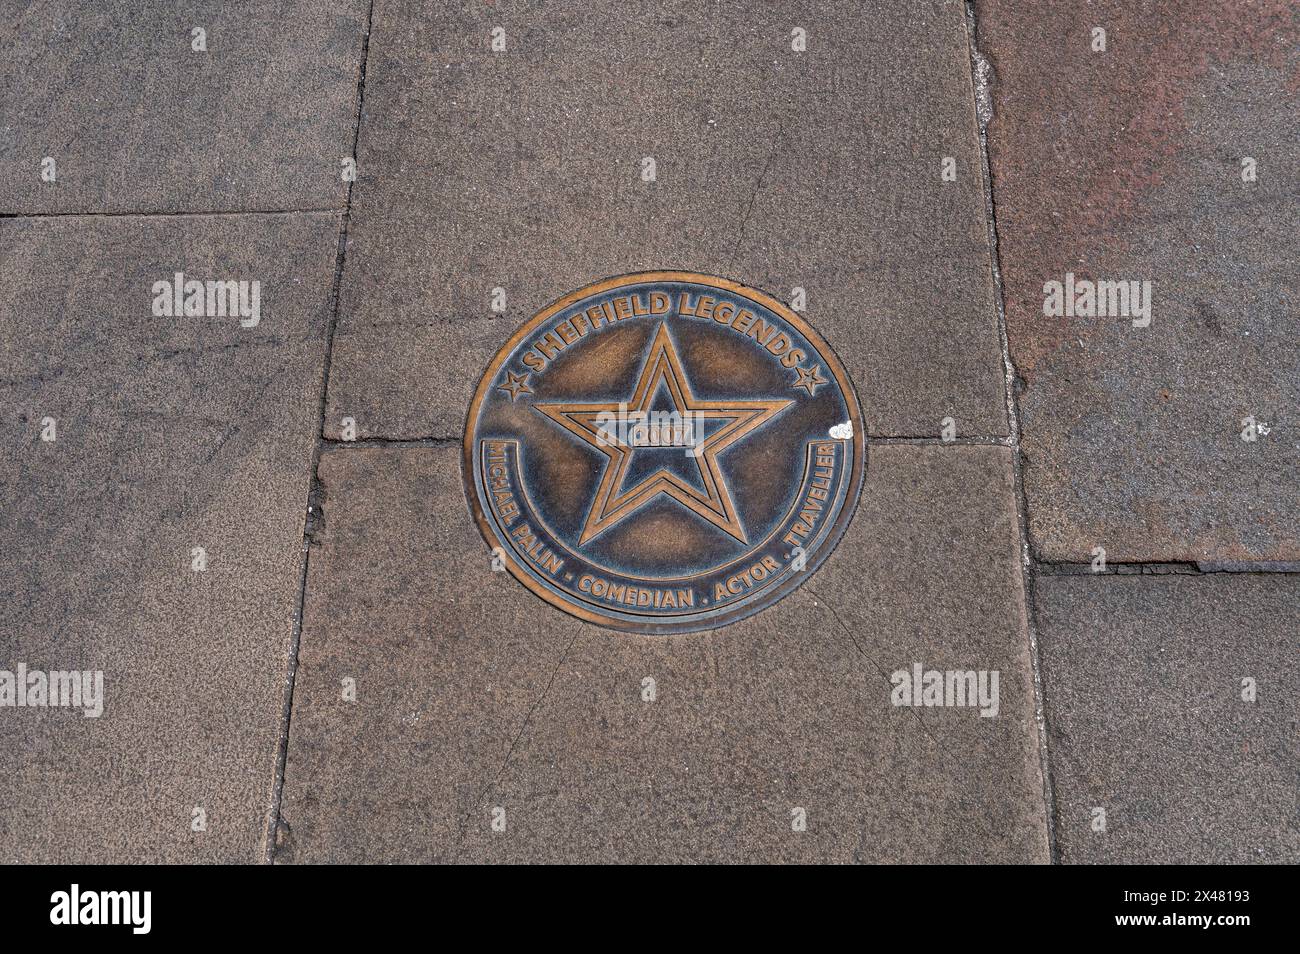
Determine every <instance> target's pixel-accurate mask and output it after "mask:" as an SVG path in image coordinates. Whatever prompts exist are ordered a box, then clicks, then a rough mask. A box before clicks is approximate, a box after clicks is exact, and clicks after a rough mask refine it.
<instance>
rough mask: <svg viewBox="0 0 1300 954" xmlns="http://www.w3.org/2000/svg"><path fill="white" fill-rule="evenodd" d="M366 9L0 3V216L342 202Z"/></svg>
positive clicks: (204, 0) (125, 0)
mask: <svg viewBox="0 0 1300 954" xmlns="http://www.w3.org/2000/svg"><path fill="white" fill-rule="evenodd" d="M366 6H367V5H366V0H281V2H277V3H274V4H250V3H228V2H217V3H213V2H208V0H183V2H179V3H177V2H171V0H20V2H19V3H18V4H17V5H16V6H15V5H12V4H6V5H5V11H4V17H3V18H0V212H11V213H12V212H23V213H32V214H36V213H48V212H201V211H217V212H231V211H236V210H248V209H254V210H268V211H269V210H285V209H309V208H310V209H334V208H342V206H343V203H344V200H345V197H346V195H347V185H348V184H347V183H346V182H344V181H343V180H342V178H341V177H340V172H341V166H340V160H341V159H342V158H343V157H345V156H351V155H352V144H353V132H354V129H355V120H356V97H357V72H358V69H359V67H360V60H361V43H362V38H363V36H364V33H365V15H366ZM196 27H198V28H202V29H204V30H205V31H206V44H207V51H206V52H196V51H195V50H194V49H193V48H192V47H193V43H194V37H193V36H192V33H191V31H192V30H193V29H194V28H196ZM47 156H48V157H52V158H53V159H54V160H55V163H56V165H55V174H56V179H55V181H54V182H53V183H49V182H46V181H44V180H43V179H42V178H41V172H42V160H43V159H44V158H45V157H47Z"/></svg>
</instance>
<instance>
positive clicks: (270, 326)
mask: <svg viewBox="0 0 1300 954" xmlns="http://www.w3.org/2000/svg"><path fill="white" fill-rule="evenodd" d="M338 229H339V220H338V217H337V216H335V215H312V216H238V217H228V216H203V217H173V216H168V217H161V218H136V217H127V218H119V217H113V218H103V217H84V218H83V217H66V218H65V217H58V218H41V219H11V220H8V221H4V222H0V262H2V263H3V267H0V338H2V339H3V341H4V347H3V349H0V429H2V430H3V434H2V435H0V497H2V498H3V500H4V501H5V505H4V507H3V508H2V509H0V631H2V632H3V634H4V639H3V644H0V670H5V671H7V672H10V673H13V672H16V669H17V666H18V664H20V663H21V664H25V665H26V667H27V668H28V669H29V670H41V671H43V672H48V671H51V670H83V671H93V670H101V671H102V672H103V673H104V676H103V679H104V689H103V713H102V715H101V716H100V717H99V718H85V717H84V716H83V714H82V712H81V711H78V710H69V709H67V708H16V707H10V706H8V705H5V706H0V858H3V859H4V860H5V861H9V862H13V861H25V862H67V863H91V862H93V863H100V862H123V861H128V862H144V861H151V862H159V861H162V862H190V861H222V862H235V861H238V862H253V861H257V860H261V859H262V858H263V856H264V850H265V846H264V842H265V831H266V818H267V813H268V810H269V807H270V801H271V789H272V781H273V778H274V774H275V764H276V751H277V746H278V744H279V740H280V734H281V719H282V710H283V705H284V692H285V678H286V674H287V659H288V652H289V647H290V645H291V637H292V633H293V629H294V617H295V615H296V613H297V605H298V598H299V592H300V582H299V581H300V567H301V560H302V547H303V536H302V534H303V514H304V501H305V500H306V495H307V490H308V483H309V471H310V467H311V460H312V452H313V448H314V441H315V439H316V437H317V424H318V420H319V417H318V415H319V413H320V403H319V402H320V388H321V382H322V375H323V368H322V365H323V361H324V339H325V330H326V328H327V326H328V320H329V315H330V288H331V282H332V278H333V273H334V265H335V257H336V253H337V247H338ZM177 270H183V271H184V272H185V273H187V274H189V275H190V276H191V277H193V278H196V279H209V278H232V279H236V280H238V279H244V280H254V279H256V280H258V281H260V282H261V286H260V288H261V315H260V322H259V323H258V324H257V325H256V326H255V327H249V328H244V327H242V326H241V323H240V319H239V318H238V317H224V318H222V317H189V318H186V317H181V318H167V317H155V316H154V314H153V313H152V302H153V297H154V296H153V291H152V288H153V283H154V282H155V281H159V280H167V279H169V278H170V277H171V276H172V275H173V273H174V272H176V271H177ZM47 417H50V418H53V419H54V420H55V425H54V426H55V431H54V437H55V440H54V441H53V442H45V441H43V440H42V439H41V433H42V430H43V424H42V422H43V420H44V419H45V418H47ZM194 547H203V548H204V549H205V551H206V554H207V561H208V565H207V569H206V570H205V571H204V572H194V571H193V570H192V568H191V567H192V559H193V557H192V548H194ZM0 697H2V693H0ZM11 701H12V700H11ZM196 807H199V808H202V809H204V810H205V812H206V825H207V830H206V831H205V832H202V833H197V832H194V831H192V830H191V821H192V813H193V811H194V809H195V808H196Z"/></svg>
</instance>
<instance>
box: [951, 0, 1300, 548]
mask: <svg viewBox="0 0 1300 954" xmlns="http://www.w3.org/2000/svg"><path fill="white" fill-rule="evenodd" d="M976 10H977V14H978V28H977V31H976V32H977V43H978V45H979V47H980V49H981V50H982V51H983V52H984V54H985V55H987V56H988V57H989V58H990V59H991V61H992V64H993V67H994V72H995V78H994V82H993V103H994V116H993V121H992V123H991V125H990V126H989V133H988V138H989V151H990V161H991V164H992V172H993V181H994V198H995V202H996V208H997V224H998V235H999V249H1000V261H1001V268H1002V275H1003V279H1004V282H1005V289H1006V310H1007V330H1008V336H1009V339H1010V345H1011V353H1012V357H1013V359H1014V361H1015V365H1016V368H1017V371H1018V372H1019V374H1020V376H1021V378H1022V379H1023V391H1022V393H1021V394H1020V397H1019V401H1020V404H1019V407H1020V414H1021V422H1022V430H1023V441H1022V450H1023V452H1024V458H1025V469H1024V476H1025V491H1026V495H1027V497H1028V502H1029V517H1030V531H1031V536H1032V541H1033V545H1034V547H1035V549H1036V551H1037V553H1038V554H1039V555H1040V556H1042V557H1043V558H1045V559H1047V560H1052V561H1089V560H1091V559H1092V550H1093V548H1094V547H1102V548H1104V549H1105V550H1106V553H1107V558H1108V559H1109V560H1111V561H1126V562H1130V561H1131V562H1137V561H1153V560H1156V561H1158V560H1186V561H1206V562H1232V561H1269V560H1273V561H1294V560H1296V559H1297V557H1300V533H1298V532H1297V524H1296V521H1295V512H1296V507H1297V503H1298V502H1300V490H1298V484H1297V480H1296V473H1297V449H1298V448H1300V437H1298V436H1297V409H1300V375H1297V374H1296V368H1297V367H1298V366H1300V345H1298V344H1297V342H1298V341H1300V335H1298V334H1297V332H1298V331H1300V318H1298V316H1300V310H1298V309H1297V299H1296V289H1297V287H1300V239H1298V238H1297V235H1296V230H1295V222H1296V219H1297V216H1298V215H1300V54H1298V53H1297V50H1300V8H1297V7H1296V6H1295V4H1293V3H1287V2H1285V0H1276V2H1274V0H1267V2H1260V3H1253V4H1250V5H1248V6H1243V7H1240V8H1238V7H1235V6H1225V5H1221V4H1206V3H1199V2H1195V0H1162V2H1160V3H1157V4H1132V3H1123V2H1119V0H1105V2H1098V3H1093V4H1090V5H1089V6H1088V7H1087V8H1086V9H1081V8H1080V6H1079V5H1078V4H1077V3H1071V2H1067V0H1050V2H1046V3H1040V4H1036V5H1035V6H1034V12H1033V16H1026V15H1025V11H1024V9H1023V5H1022V4H1017V3H1012V2H1007V0H978V2H977V3H976ZM1094 29H1102V30H1105V31H1106V35H1105V41H1106V50H1105V52H1101V51H1094V49H1093V44H1094V42H1097V41H1099V40H1100V37H1099V36H1098V38H1097V40H1094ZM1248 159H1249V160H1253V166H1252V165H1250V164H1249V163H1247V162H1246V160H1248ZM1248 169H1249V170H1252V171H1253V175H1254V178H1253V180H1251V181H1244V179H1243V175H1246V176H1247V178H1249V174H1248ZM1068 275H1073V276H1074V279H1075V281H1076V292H1077V288H1078V286H1077V283H1079V282H1083V281H1088V282H1097V281H1138V282H1150V283H1151V302H1152V307H1151V309H1150V315H1149V324H1146V326H1145V327H1135V326H1134V321H1135V320H1136V321H1137V322H1138V323H1139V324H1145V323H1146V322H1147V318H1146V317H1143V316H1142V315H1136V316H1135V315H1132V314H1130V315H1129V317H1122V316H1120V317H1114V316H1109V315H1108V316H1107V317H1079V316H1074V317H1069V316H1065V315H1062V316H1059V317H1058V316H1055V315H1053V316H1048V315H1045V314H1044V305H1045V299H1046V298H1047V297H1048V295H1047V294H1045V288H1044V286H1045V284H1046V283H1048V282H1052V281H1057V282H1061V283H1065V282H1066V281H1067V276H1068ZM1084 304H1085V305H1086V302H1085V303H1084ZM1130 311H1132V309H1131V308H1130ZM1248 419H1253V420H1254V421H1255V422H1256V424H1257V425H1258V426H1257V429H1256V431H1255V432H1254V436H1255V439H1254V440H1243V437H1242V435H1243V433H1244V432H1245V433H1247V436H1250V433H1249V431H1250V428H1251V423H1250V421H1249V420H1248Z"/></svg>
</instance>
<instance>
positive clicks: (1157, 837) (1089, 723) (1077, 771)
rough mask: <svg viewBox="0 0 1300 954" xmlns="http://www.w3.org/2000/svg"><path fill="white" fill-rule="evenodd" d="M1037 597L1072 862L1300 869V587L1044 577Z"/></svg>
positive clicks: (1060, 824)
mask: <svg viewBox="0 0 1300 954" xmlns="http://www.w3.org/2000/svg"><path fill="white" fill-rule="evenodd" d="M1035 593H1036V597H1037V623H1038V637H1039V647H1040V651H1041V654H1042V656H1041V658H1042V662H1043V678H1044V681H1045V684H1046V685H1045V696H1046V707H1047V726H1048V732H1049V742H1048V751H1049V753H1050V760H1051V771H1052V780H1053V784H1054V787H1055V791H1056V801H1057V808H1056V811H1057V816H1056V834H1057V843H1058V846H1059V848H1060V853H1061V860H1062V861H1064V862H1073V863H1100V864H1128V863H1143V864H1244V863H1248V862H1266V863H1272V864H1294V863H1295V862H1296V860H1297V859H1300V826H1298V825H1297V823H1296V794H1297V777H1296V749H1295V739H1296V698H1297V695H1298V694H1300V664H1298V663H1297V657H1296V619H1297V611H1298V610H1300V577H1297V576H1295V575H1292V574H1286V575H1282V574H1276V575H1275V574H1228V573H1216V574H1206V575H1174V576H1120V575H1113V574H1106V575H1096V576H1040V577H1039V578H1038V581H1037V584H1036V587H1035ZM1246 679H1250V680H1253V682H1254V690H1255V699H1254V701H1249V702H1248V701H1245V699H1244V698H1243V693H1245V691H1246V685H1245V683H1244V680H1246ZM1098 809H1101V810H1104V813H1105V817H1104V823H1105V830H1104V831H1097V830H1095V828H1094V826H1095V825H1096V820H1097V819H1098V818H1099V817H1100V816H1098V815H1097V811H1098Z"/></svg>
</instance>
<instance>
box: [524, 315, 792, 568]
mask: <svg viewBox="0 0 1300 954" xmlns="http://www.w3.org/2000/svg"><path fill="white" fill-rule="evenodd" d="M661 381H662V382H663V383H664V384H666V385H667V388H668V393H669V395H670V396H671V398H672V401H673V406H674V408H675V410H676V411H677V412H678V414H682V413H684V412H691V413H694V414H697V415H700V416H701V417H702V418H703V419H710V418H712V419H726V420H727V423H726V424H724V425H723V426H722V427H720V428H719V429H718V430H716V431H714V432H713V433H712V434H710V435H708V436H703V435H701V438H700V440H699V442H698V444H697V446H696V447H695V448H694V449H693V450H694V452H693V453H692V454H691V455H690V456H691V457H692V459H693V460H694V461H695V462H696V465H697V466H698V467H699V470H700V477H701V482H702V483H703V485H704V488H705V489H704V493H701V492H700V491H699V489H698V488H696V487H694V486H693V485H691V484H690V483H688V482H686V481H685V480H683V479H682V478H681V477H680V476H679V475H677V474H674V473H673V472H671V471H669V470H667V469H665V468H660V469H659V470H657V471H655V472H654V473H653V474H650V475H649V476H647V477H645V478H643V479H642V480H640V481H639V482H638V483H637V484H636V485H635V486H634V487H632V488H630V489H628V490H620V488H621V487H622V485H623V482H624V478H625V477H626V475H627V471H628V467H629V465H630V463H631V460H632V457H633V454H634V453H635V450H636V448H634V447H631V446H629V445H627V444H625V443H623V442H622V440H621V439H618V438H615V439H613V440H611V439H610V435H609V434H608V432H605V431H602V430H601V429H600V427H599V426H598V424H597V418H598V416H599V415H602V414H608V413H610V412H617V411H618V410H619V405H620V403H622V404H623V405H624V406H625V409H626V410H627V411H634V412H644V411H648V410H649V409H650V405H651V403H652V402H653V400H654V397H655V395H656V394H657V392H658V390H659V384H660V382H661ZM794 403H795V402H794V401H791V400H786V399H776V400H748V401H740V400H732V401H705V400H700V399H698V398H696V397H695V395H694V393H693V391H692V390H691V386H690V382H689V379H688V378H687V377H686V372H685V369H684V368H683V366H682V363H681V358H680V356H679V355H678V353H677V347H676V345H675V344H674V342H673V339H672V337H671V336H670V335H669V333H668V327H667V325H666V323H662V322H661V323H660V325H659V328H658V330H657V331H656V332H655V336H654V338H653V340H652V342H651V345H650V350H649V353H648V354H647V356H646V358H645V361H644V362H643V364H642V366H641V372H640V374H639V375H638V378H637V383H636V387H635V389H634V392H633V395H632V397H631V398H629V399H628V400H626V401H624V402H617V401H601V402H587V403H544V404H534V405H533V407H534V408H536V409H537V410H538V411H539V412H540V413H542V414H544V415H545V416H546V417H548V418H550V419H551V420H552V421H554V422H555V423H556V424H558V425H559V426H560V427H562V428H564V429H565V430H566V431H568V432H569V433H571V434H573V435H574V436H576V437H577V438H579V439H580V440H581V441H583V442H584V443H586V444H588V445H590V446H591V447H594V448H595V449H596V450H598V451H600V452H601V453H602V454H604V455H605V456H606V458H607V460H606V463H605V468H604V472H603V473H602V475H601V479H600V483H599V485H598V487H597V490H596V495H595V499H594V500H593V501H592V504H591V507H590V508H589V509H588V511H587V516H586V519H585V521H584V523H583V527H582V532H581V534H580V535H579V540H578V545H579V546H581V545H583V544H586V543H588V542H590V541H591V540H593V539H595V538H596V537H598V536H600V535H601V534H602V533H605V532H606V531H607V530H610V529H612V528H613V527H615V526H617V525H618V524H620V523H622V522H623V521H624V520H626V519H628V518H629V517H631V516H632V515H633V514H634V513H636V512H637V511H638V510H640V509H641V508H642V507H643V506H645V505H647V504H649V503H650V502H651V501H652V500H654V499H656V498H658V497H659V495H660V494H663V495H665V496H667V497H669V498H671V499H673V500H676V501H677V502H678V503H679V504H681V505H682V506H684V507H685V508H686V509H688V510H690V511H691V512H692V513H695V514H696V515H697V516H699V517H701V518H703V519H704V520H706V521H707V522H709V523H710V524H712V525H713V526H715V527H717V528H718V529H720V530H722V531H723V532H725V533H727V534H728V535H730V536H731V537H733V538H735V539H736V540H738V541H740V542H741V543H742V544H746V545H748V543H749V538H748V535H747V534H746V533H745V529H744V526H743V525H742V523H741V521H740V517H739V514H738V513H737V511H736V507H735V504H734V502H733V501H732V498H731V491H730V488H729V487H728V484H727V481H726V477H725V476H724V475H723V473H722V468H721V465H720V464H719V462H718V459H717V458H718V455H719V454H720V453H721V452H722V451H724V450H726V449H727V448H728V447H730V446H732V445H733V444H735V443H736V442H737V441H739V440H741V439H742V438H744V437H746V436H748V435H749V434H750V433H751V432H752V431H754V430H756V429H757V428H759V427H761V426H762V425H764V424H766V423H767V422H769V421H770V420H772V419H773V418H774V417H776V416H777V415H779V414H780V413H781V412H783V411H785V410H786V409H787V408H789V407H790V405H792V404H794Z"/></svg>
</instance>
